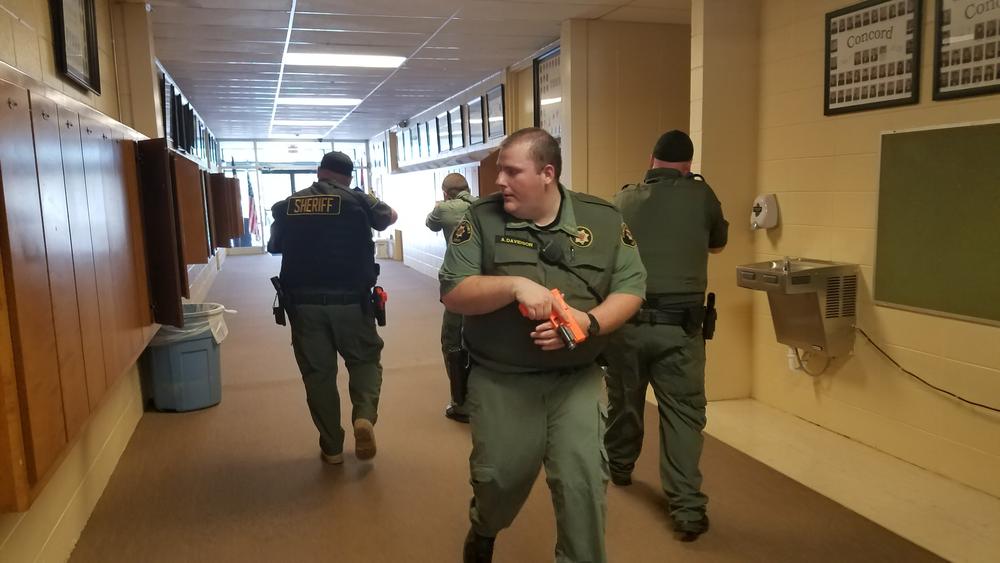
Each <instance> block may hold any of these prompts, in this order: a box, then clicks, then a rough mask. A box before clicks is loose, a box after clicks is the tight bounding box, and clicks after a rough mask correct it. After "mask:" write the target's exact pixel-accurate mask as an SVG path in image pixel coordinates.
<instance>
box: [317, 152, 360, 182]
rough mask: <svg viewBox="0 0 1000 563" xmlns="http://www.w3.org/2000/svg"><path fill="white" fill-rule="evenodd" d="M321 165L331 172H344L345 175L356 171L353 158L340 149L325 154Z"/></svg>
mask: <svg viewBox="0 0 1000 563" xmlns="http://www.w3.org/2000/svg"><path fill="white" fill-rule="evenodd" d="M319 167H320V168H323V169H325V170H329V171H330V172H336V173H337V174H343V175H344V176H350V175H351V174H353V173H354V162H353V161H352V160H351V157H349V156H347V155H346V154H344V153H342V152H340V151H333V152H328V153H326V154H324V155H323V161H322V162H320V163H319Z"/></svg>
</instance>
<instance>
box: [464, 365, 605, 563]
mask: <svg viewBox="0 0 1000 563" xmlns="http://www.w3.org/2000/svg"><path fill="white" fill-rule="evenodd" d="M601 376H602V371H601V369H600V368H599V367H597V366H596V365H594V366H590V367H586V368H583V369H578V370H574V371H564V372H549V373H541V374H511V373H499V372H495V371H491V370H488V369H486V368H484V367H482V366H480V365H475V364H473V366H472V373H471V374H470V376H469V396H468V399H467V400H466V405H467V406H468V408H469V414H470V417H471V430H472V455H471V457H470V459H469V462H470V466H471V473H472V489H473V493H474V497H473V500H472V505H471V508H470V511H469V516H470V519H471V520H472V527H473V529H474V530H475V531H476V533H478V534H479V535H482V536H488V537H494V536H496V535H497V533H499V532H500V531H501V530H503V529H504V528H507V527H508V526H510V524H511V522H513V520H514V517H515V516H516V515H517V513H518V511H520V509H521V506H523V505H524V502H525V500H527V498H528V493H529V492H531V486H532V485H533V484H534V482H535V479H536V478H537V477H538V472H539V470H540V469H541V468H542V466H543V465H544V466H545V475H546V481H547V483H548V485H549V490H550V491H551V493H552V504H553V505H554V507H555V513H556V533H557V540H556V549H555V560H556V561H557V562H558V563H569V562H573V563H582V562H590V563H603V562H605V561H606V560H607V558H606V555H605V551H604V522H605V512H606V502H605V494H606V488H607V482H608V469H607V458H606V456H607V454H606V453H605V452H604V445H603V443H602V436H603V435H604V426H605V419H606V416H607V415H606V411H605V409H604V407H603V406H602V405H601V400H600V399H601Z"/></svg>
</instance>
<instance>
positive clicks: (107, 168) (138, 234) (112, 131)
mask: <svg viewBox="0 0 1000 563" xmlns="http://www.w3.org/2000/svg"><path fill="white" fill-rule="evenodd" d="M87 111H88V113H89V110H87ZM131 134H132V133H131V132H129V131H128V130H127V129H125V128H124V127H121V126H120V125H115V124H112V123H111V122H109V121H108V120H107V119H106V118H102V117H100V116H98V115H97V114H96V113H94V114H93V115H92V116H90V115H88V116H83V117H81V116H80V115H78V114H77V113H75V112H74V111H72V110H71V109H68V108H65V107H60V106H58V105H57V104H56V103H55V102H53V101H52V100H49V99H47V98H45V97H43V96H40V95H35V94H34V93H31V94H29V92H28V91H27V90H25V89H24V88H22V87H20V86H17V85H13V84H9V83H7V82H3V81H0V511H3V512H8V511H14V510H25V509H27V508H28V506H29V505H30V503H31V501H32V500H33V499H34V498H35V497H36V496H37V495H38V493H39V492H40V490H41V488H42V486H44V484H45V482H46V480H47V479H48V477H49V476H50V475H51V474H52V472H53V471H54V470H55V468H56V467H57V466H58V465H59V463H60V460H61V458H62V456H63V455H65V452H66V450H67V448H68V446H69V445H70V443H71V442H72V440H73V438H74V437H76V436H77V435H79V433H80V431H81V430H82V428H83V427H84V425H85V424H86V421H87V419H88V418H89V416H90V415H91V413H92V412H93V411H94V410H95V409H96V408H97V407H98V405H99V403H100V401H101V399H102V398H103V397H104V395H105V393H106V391H107V389H108V388H109V387H110V385H111V384H112V383H114V381H115V380H116V379H117V378H119V377H121V375H122V374H123V373H125V372H126V370H127V369H128V368H129V367H130V366H131V365H132V364H134V363H135V361H136V360H137V359H138V357H139V354H140V353H141V352H142V350H143V348H145V346H146V344H147V343H148V342H149V339H150V338H151V337H152V335H153V331H154V330H155V327H154V326H153V325H152V314H151V311H150V297H149V275H148V271H147V264H146V257H147V250H146V248H145V245H144V244H143V242H144V239H145V237H144V235H143V216H142V213H141V209H140V208H141V203H142V201H141V194H140V193H139V182H138V178H137V164H136V153H135V147H136V145H135V141H134V140H133V139H132V138H131V136H130V135H131ZM196 177H197V178H198V183H199V185H200V174H196ZM203 209H204V207H203ZM202 216H203V217H204V211H203V212H202ZM170 217H171V218H172V217H173V216H172V215H170ZM204 224H205V220H204V219H202V225H204ZM205 238H206V239H207V236H206V237H205ZM205 244H206V245H207V241H206V242H205ZM178 308H179V298H178Z"/></svg>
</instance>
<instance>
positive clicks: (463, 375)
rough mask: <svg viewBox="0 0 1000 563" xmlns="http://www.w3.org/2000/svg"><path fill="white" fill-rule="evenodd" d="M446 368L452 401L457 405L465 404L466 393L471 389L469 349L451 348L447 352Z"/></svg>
mask: <svg viewBox="0 0 1000 563" xmlns="http://www.w3.org/2000/svg"><path fill="white" fill-rule="evenodd" d="M444 367H445V370H447V371H448V381H449V382H450V383H451V402H452V403H454V404H456V405H462V404H465V395H466V394H467V393H468V391H469V368H470V367H471V363H470V362H469V351H468V350H466V349H465V348H450V349H448V350H447V351H446V352H445V365H444Z"/></svg>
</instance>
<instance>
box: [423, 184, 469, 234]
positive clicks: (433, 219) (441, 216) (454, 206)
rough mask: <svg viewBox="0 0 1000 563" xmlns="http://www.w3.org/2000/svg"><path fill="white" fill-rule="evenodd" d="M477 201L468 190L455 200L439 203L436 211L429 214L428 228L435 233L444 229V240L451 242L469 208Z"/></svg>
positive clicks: (435, 208) (435, 207)
mask: <svg viewBox="0 0 1000 563" xmlns="http://www.w3.org/2000/svg"><path fill="white" fill-rule="evenodd" d="M475 201H476V198H475V197H474V196H473V195H472V194H471V193H469V191H468V190H466V191H463V192H461V193H459V194H458V196H457V197H455V198H453V199H446V200H444V201H439V202H438V203H437V205H435V206H434V209H433V210H432V211H431V212H430V213H428V214H427V221H426V222H425V224H426V225H427V228H428V229H430V230H432V231H434V232H437V231H440V230H442V229H444V239H445V240H446V241H448V240H451V233H452V232H453V231H454V230H455V227H456V226H458V222H459V221H461V220H462V217H464V216H465V212H466V211H468V210H469V206H470V205H472V203H473V202H475Z"/></svg>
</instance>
